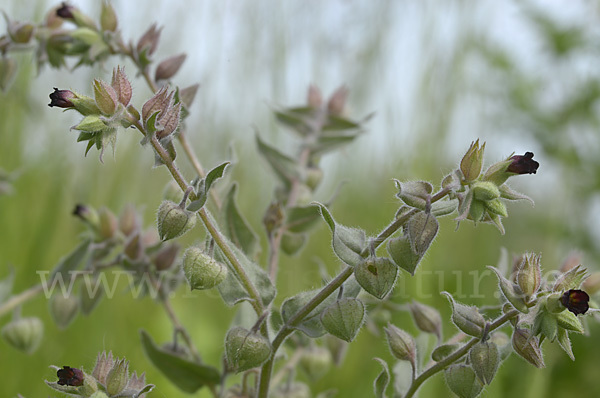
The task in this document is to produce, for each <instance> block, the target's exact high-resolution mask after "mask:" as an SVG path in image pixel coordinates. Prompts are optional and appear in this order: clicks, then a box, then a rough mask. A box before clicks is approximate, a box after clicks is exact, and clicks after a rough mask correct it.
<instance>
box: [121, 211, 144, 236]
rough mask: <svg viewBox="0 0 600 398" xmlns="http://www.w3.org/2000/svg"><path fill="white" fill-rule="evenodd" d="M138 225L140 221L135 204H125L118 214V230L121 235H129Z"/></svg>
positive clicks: (137, 229)
mask: <svg viewBox="0 0 600 398" xmlns="http://www.w3.org/2000/svg"><path fill="white" fill-rule="evenodd" d="M140 227H141V221H140V217H139V215H138V214H137V211H136V209H135V206H134V205H133V204H132V203H129V204H127V205H125V207H123V210H122V211H121V214H120V215H119V230H120V231H121V232H122V233H123V235H125V236H129V235H131V234H133V233H134V232H136V231H139V229H140Z"/></svg>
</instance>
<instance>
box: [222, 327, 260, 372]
mask: <svg viewBox="0 0 600 398" xmlns="http://www.w3.org/2000/svg"><path fill="white" fill-rule="evenodd" d="M270 356H271V343H270V342H269V340H267V338H266V337H264V336H263V335H261V334H259V333H257V332H253V331H250V330H247V329H244V328H241V327H234V328H233V329H230V330H229V331H228V332H227V335H226V336H225V359H226V361H227V365H228V367H229V369H231V370H232V371H233V372H235V373H239V372H243V371H244V370H248V369H252V368H255V367H257V366H260V365H262V364H263V363H264V362H265V361H266V360H267V359H269V357H270Z"/></svg>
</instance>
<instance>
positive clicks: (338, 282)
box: [258, 196, 442, 398]
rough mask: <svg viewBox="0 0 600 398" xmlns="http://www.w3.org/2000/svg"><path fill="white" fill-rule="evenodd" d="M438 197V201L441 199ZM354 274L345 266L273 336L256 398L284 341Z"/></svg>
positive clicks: (393, 227) (262, 396)
mask: <svg viewBox="0 0 600 398" xmlns="http://www.w3.org/2000/svg"><path fill="white" fill-rule="evenodd" d="M441 197H442V196H440V197H439V198H438V199H436V200H439V199H441ZM416 212H417V210H415V211H414V212H413V211H410V212H408V213H406V214H404V215H403V216H401V217H398V218H397V219H396V220H394V222H393V223H392V224H390V226H388V227H387V228H386V229H385V230H384V231H383V232H381V233H380V234H379V235H378V236H377V238H375V239H374V240H373V243H372V245H369V246H368V247H365V248H364V249H363V251H362V252H361V255H362V256H363V257H366V256H367V255H368V254H369V253H370V252H371V250H372V249H375V248H376V247H377V246H379V245H381V244H382V243H383V242H384V241H385V239H387V237H389V236H390V235H391V234H393V232H394V231H397V230H398V228H400V227H401V226H402V225H403V224H404V223H405V222H407V221H408V220H409V219H410V217H412V216H413V215H414V214H415V213H416ZM353 272H354V268H353V267H350V266H347V267H346V268H345V269H344V270H343V271H342V272H341V273H340V274H339V275H338V276H336V277H335V278H334V279H332V280H331V281H330V282H329V283H328V284H327V285H325V286H324V287H323V288H322V289H321V290H320V291H319V292H318V293H317V294H316V295H315V296H314V297H313V298H312V299H311V300H310V301H309V302H308V303H306V304H305V305H304V306H303V307H302V308H300V310H298V312H296V313H295V314H294V315H293V316H292V317H291V318H290V319H289V320H288V321H287V322H286V323H285V324H284V325H283V326H282V327H281V330H280V331H279V333H277V335H276V336H275V338H274V339H273V342H272V344H271V345H272V347H273V349H272V353H271V357H270V358H269V360H268V361H267V362H265V364H264V365H263V366H262V369H261V373H260V384H259V389H258V397H259V398H267V396H268V393H269V384H270V383H269V382H270V379H271V373H272V372H273V362H274V360H275V353H276V352H277V350H278V349H279V347H280V346H281V344H282V343H283V342H284V340H285V339H286V338H287V337H288V336H289V335H290V334H291V333H292V332H293V331H294V327H295V326H297V325H298V324H300V322H302V320H303V319H304V318H305V317H306V316H307V315H308V314H310V312H311V311H312V310H314V309H315V308H316V307H317V306H318V305H319V304H321V303H322V302H323V301H324V300H325V299H326V298H327V297H329V296H330V295H331V294H333V293H334V292H335V291H336V290H337V289H338V288H339V287H340V286H342V284H343V283H344V282H345V281H346V279H348V278H349V277H350V276H351V275H352V273H353Z"/></svg>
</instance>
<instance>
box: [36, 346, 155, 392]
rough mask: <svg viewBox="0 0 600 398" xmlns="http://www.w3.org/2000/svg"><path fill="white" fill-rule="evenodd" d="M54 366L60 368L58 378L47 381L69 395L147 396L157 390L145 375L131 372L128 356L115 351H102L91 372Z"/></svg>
mask: <svg viewBox="0 0 600 398" xmlns="http://www.w3.org/2000/svg"><path fill="white" fill-rule="evenodd" d="M52 368H54V369H55V370H56V376H57V377H58V381H54V382H50V381H48V380H46V384H47V385H48V386H49V387H51V388H52V389H54V390H56V391H59V392H62V393H65V394H69V395H76V396H80V397H85V398H113V397H123V398H125V397H130V398H143V397H145V396H146V393H148V392H150V391H152V390H153V389H154V385H153V384H146V380H145V379H146V377H145V375H144V374H141V375H140V376H138V375H137V373H136V372H133V374H132V375H129V362H128V361H126V360H125V358H123V359H119V358H116V359H115V358H113V355H112V352H109V353H108V354H106V352H103V353H101V354H98V358H97V359H96V365H95V366H94V370H93V371H92V373H91V374H87V373H85V372H84V371H83V370H81V369H77V368H72V367H70V366H63V367H62V368H59V367H57V366H53V367H52Z"/></svg>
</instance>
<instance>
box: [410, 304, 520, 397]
mask: <svg viewBox="0 0 600 398" xmlns="http://www.w3.org/2000/svg"><path fill="white" fill-rule="evenodd" d="M518 314H519V311H517V310H511V311H509V312H507V313H506V314H504V315H502V316H501V317H500V318H498V319H496V320H495V321H494V322H492V323H491V324H490V328H489V329H488V331H490V332H491V331H492V330H495V329H498V328H499V327H500V326H502V325H504V324H505V323H506V322H508V321H509V320H510V319H512V318H514V317H515V316H517V315H518ZM480 340H481V339H480V338H478V337H473V338H472V339H471V340H469V341H468V342H467V343H466V344H465V345H464V346H462V347H461V348H460V349H458V350H456V351H454V352H453V353H452V354H450V355H448V356H447V357H446V358H444V359H442V360H441V361H439V362H437V363H436V364H435V365H433V366H431V367H430V368H428V369H426V370H425V371H423V372H422V373H421V374H420V375H419V376H418V377H417V378H416V379H414V380H413V382H412V384H411V386H410V388H409V390H408V392H407V393H406V395H405V396H404V398H411V397H413V396H414V395H415V393H416V392H417V390H418V389H419V387H420V386H421V384H423V383H424V382H425V381H426V380H427V379H429V378H430V377H431V376H433V375H435V374H436V373H438V372H440V371H442V370H444V369H446V368H447V367H448V366H450V365H451V364H453V363H454V362H456V361H457V360H458V359H460V358H462V357H463V356H464V355H466V354H467V353H468V352H469V350H470V349H471V347H473V346H474V345H475V344H477V342H479V341H480Z"/></svg>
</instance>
